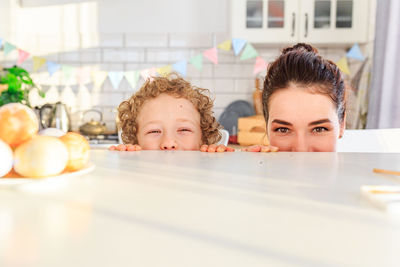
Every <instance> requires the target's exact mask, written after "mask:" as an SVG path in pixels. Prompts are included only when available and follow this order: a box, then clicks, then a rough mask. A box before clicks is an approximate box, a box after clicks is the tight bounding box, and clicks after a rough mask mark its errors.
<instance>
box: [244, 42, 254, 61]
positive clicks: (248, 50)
mask: <svg viewBox="0 0 400 267" xmlns="http://www.w3.org/2000/svg"><path fill="white" fill-rule="evenodd" d="M257 56H258V53H257V51H256V50H255V49H254V47H253V46H252V45H251V44H250V43H247V45H246V47H245V48H244V50H243V52H242V55H241V56H240V60H245V59H249V58H253V57H257Z"/></svg>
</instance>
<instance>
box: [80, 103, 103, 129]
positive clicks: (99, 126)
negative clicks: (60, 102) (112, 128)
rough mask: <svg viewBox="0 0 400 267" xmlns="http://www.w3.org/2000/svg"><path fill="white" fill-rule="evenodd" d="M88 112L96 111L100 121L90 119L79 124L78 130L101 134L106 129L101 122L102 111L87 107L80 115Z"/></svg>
mask: <svg viewBox="0 0 400 267" xmlns="http://www.w3.org/2000/svg"><path fill="white" fill-rule="evenodd" d="M89 112H97V113H98V114H99V115H100V121H94V120H93V119H91V120H90V122H86V123H85V124H83V125H81V126H80V127H79V131H80V132H81V133H82V134H85V135H99V134H103V133H104V132H105V131H106V129H107V127H106V124H105V123H104V122H103V113H101V111H99V110H97V109H89V110H86V111H85V112H84V113H83V114H82V117H84V116H85V114H87V113H89Z"/></svg>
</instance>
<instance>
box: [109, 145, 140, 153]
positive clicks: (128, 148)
mask: <svg viewBox="0 0 400 267" xmlns="http://www.w3.org/2000/svg"><path fill="white" fill-rule="evenodd" d="M108 150H118V151H140V150H142V148H141V147H140V146H139V145H132V144H127V145H123V144H120V145H117V146H110V147H109V148H108Z"/></svg>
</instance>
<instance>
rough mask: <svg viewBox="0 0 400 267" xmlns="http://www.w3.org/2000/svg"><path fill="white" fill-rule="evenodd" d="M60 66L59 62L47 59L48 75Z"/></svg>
mask: <svg viewBox="0 0 400 267" xmlns="http://www.w3.org/2000/svg"><path fill="white" fill-rule="evenodd" d="M60 68H61V66H60V64H57V63H54V62H51V61H47V71H48V72H49V74H50V76H52V75H53V74H54V73H55V72H56V71H58V70H59V69H60Z"/></svg>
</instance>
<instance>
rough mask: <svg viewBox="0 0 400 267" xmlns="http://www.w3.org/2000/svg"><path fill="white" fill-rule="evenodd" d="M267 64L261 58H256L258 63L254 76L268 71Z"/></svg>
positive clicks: (255, 65) (255, 66)
mask: <svg viewBox="0 0 400 267" xmlns="http://www.w3.org/2000/svg"><path fill="white" fill-rule="evenodd" d="M267 65H268V64H267V62H265V60H264V59H262V58H261V57H257V58H256V63H255V64H254V71H253V74H254V75H256V74H257V73H259V72H261V71H263V70H265V69H267Z"/></svg>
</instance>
